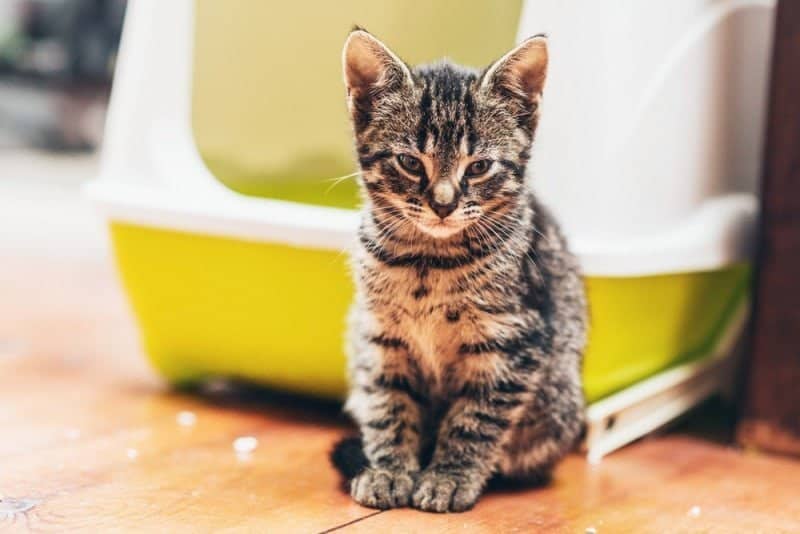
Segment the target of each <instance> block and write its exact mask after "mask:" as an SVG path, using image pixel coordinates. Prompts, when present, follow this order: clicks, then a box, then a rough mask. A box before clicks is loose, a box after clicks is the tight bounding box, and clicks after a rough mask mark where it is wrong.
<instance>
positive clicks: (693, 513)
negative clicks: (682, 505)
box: [687, 506, 702, 517]
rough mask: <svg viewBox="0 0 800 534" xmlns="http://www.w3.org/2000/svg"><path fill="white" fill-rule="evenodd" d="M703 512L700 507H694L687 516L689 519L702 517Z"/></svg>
mask: <svg viewBox="0 0 800 534" xmlns="http://www.w3.org/2000/svg"><path fill="white" fill-rule="evenodd" d="M701 512H702V510H700V507H699V506H692V507H691V508H690V509H689V513H688V514H687V515H688V516H689V517H700V513H701Z"/></svg>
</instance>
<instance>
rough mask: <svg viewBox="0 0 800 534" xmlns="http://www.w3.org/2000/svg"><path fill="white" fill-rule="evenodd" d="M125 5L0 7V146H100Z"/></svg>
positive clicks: (70, 2)
mask: <svg viewBox="0 0 800 534" xmlns="http://www.w3.org/2000/svg"><path fill="white" fill-rule="evenodd" d="M125 4H126V1H125V0H0V144H2V147H3V148H4V149H9V148H19V147H24V146H30V147H35V148H38V149H42V150H47V151H59V152H73V153H75V152H89V151H92V150H94V149H96V148H97V146H98V145H99V143H100V140H101V136H102V128H103V118H104V115H105V107H106V101H107V98H108V93H109V88H110V86H111V78H112V73H113V71H114V63H115V59H116V55H117V47H118V45H119V38H120V32H121V29H122V20H123V15H124V12H125Z"/></svg>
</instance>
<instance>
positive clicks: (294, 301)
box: [111, 223, 750, 401]
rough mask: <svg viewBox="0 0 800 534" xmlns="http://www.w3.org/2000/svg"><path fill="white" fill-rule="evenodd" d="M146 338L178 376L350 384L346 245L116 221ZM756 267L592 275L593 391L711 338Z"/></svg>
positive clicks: (587, 370) (696, 354)
mask: <svg viewBox="0 0 800 534" xmlns="http://www.w3.org/2000/svg"><path fill="white" fill-rule="evenodd" d="M111 236H112V240H113V242H114V248H115V252H116V256H117V261H118V265H119V269H120V272H121V275H122V280H123V283H124V285H125V288H126V290H127V292H128V295H129V297H130V300H131V302H132V305H133V309H134V312H135V314H136V316H137V318H138V320H139V325H140V328H141V333H142V337H143V341H144V347H145V350H146V352H147V354H148V356H149V358H150V360H151V362H152V364H153V365H154V367H155V368H156V369H157V370H158V371H159V372H160V373H161V374H162V375H163V376H164V377H165V378H166V379H167V380H169V381H170V382H173V383H176V384H186V383H193V382H198V381H201V380H203V379H206V378H209V377H215V376H224V377H234V378H238V379H244V380H247V381H250V382H255V383H260V384H264V385H266V386H269V387H273V388H276V389H281V390H286V391H292V392H298V393H307V394H312V395H318V396H324V397H342V396H343V395H344V392H345V390H346V381H345V371H344V369H345V356H344V351H343V348H344V332H345V317H346V314H347V309H348V306H349V304H350V300H351V297H352V290H353V287H352V282H351V281H350V275H349V273H348V269H347V258H346V256H345V255H344V254H339V253H335V252H330V251H320V250H312V249H301V248H293V247H289V246H285V245H277V244H267V243H258V242H250V241H239V240H235V239H230V238H220V237H208V236H203V235H196V234H189V233H182V232H174V231H167V230H162V229H156V228H149V227H144V226H137V225H130V224H123V223H112V224H111ZM749 274H750V270H749V267H748V266H747V265H744V264H740V265H734V266H731V267H728V268H725V269H721V270H717V271H712V272H693V273H683V274H674V275H660V276H648V277H640V278H606V277H587V279H586V286H587V289H588V295H589V302H590V306H591V317H592V330H591V335H590V342H589V348H588V351H587V353H586V358H585V365H584V383H585V388H586V394H587V398H588V399H589V401H594V400H597V399H600V398H602V397H604V396H607V395H609V394H611V393H614V392H615V391H618V390H620V389H622V388H624V387H626V386H629V385H631V384H634V383H636V382H637V381H640V380H642V379H644V378H647V377H649V376H652V375H653V374H655V373H657V372H659V371H662V370H664V369H667V368H669V367H671V366H673V365H676V364H679V363H683V362H686V361H689V360H692V359H696V358H701V357H703V356H704V355H705V354H707V353H708V351H709V350H710V349H711V348H712V346H713V345H714V343H715V342H716V340H717V338H718V337H719V335H720V333H721V331H722V330H723V329H724V326H725V325H726V324H727V322H728V321H729V320H730V318H731V315H732V313H733V311H734V310H735V309H736V307H737V305H739V304H740V303H741V302H742V299H744V298H745V297H746V295H747V291H748V281H749Z"/></svg>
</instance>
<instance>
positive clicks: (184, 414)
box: [175, 410, 197, 427]
mask: <svg viewBox="0 0 800 534" xmlns="http://www.w3.org/2000/svg"><path fill="white" fill-rule="evenodd" d="M175 421H177V423H178V424H179V425H180V426H186V427H188V426H194V425H195V423H197V415H195V413H194V412H190V411H188V410H183V411H181V412H178V415H176V416H175Z"/></svg>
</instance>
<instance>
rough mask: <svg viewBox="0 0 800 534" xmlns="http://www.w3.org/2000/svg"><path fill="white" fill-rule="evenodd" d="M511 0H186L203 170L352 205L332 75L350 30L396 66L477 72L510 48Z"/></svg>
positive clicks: (259, 189) (242, 187)
mask: <svg viewBox="0 0 800 534" xmlns="http://www.w3.org/2000/svg"><path fill="white" fill-rule="evenodd" d="M521 4H522V2H521V0H509V1H504V2H495V1H493V0H466V1H465V0H437V1H436V2H427V1H423V0H412V1H409V0H384V1H381V2H375V1H374V0H343V1H338V2H313V3H312V2H307V1H297V2H264V1H262V0H234V1H226V2H219V1H217V0H197V2H196V11H195V47H194V80H193V84H194V88H193V95H192V98H193V100H192V122H193V130H194V136H195V140H196V143H197V146H198V149H199V151H200V153H201V155H202V157H203V160H204V161H205V163H206V165H207V166H208V167H209V169H210V170H211V172H212V173H213V174H214V175H215V176H216V177H217V178H218V179H219V180H220V181H221V182H222V183H223V184H225V185H226V186H228V187H230V188H232V189H234V190H236V191H238V192H241V193H245V194H250V195H256V196H264V197H271V198H279V199H284V200H293V201H299V202H305V203H310V204H319V205H327V206H336V207H353V206H355V205H356V203H357V190H356V183H355V181H354V180H352V179H345V180H343V181H342V182H341V183H338V184H337V183H335V181H334V180H333V179H335V178H338V177H341V176H345V175H348V174H350V173H352V172H353V170H354V169H355V161H354V158H353V149H352V140H351V133H350V125H349V123H348V119H347V108H346V102H345V92H344V86H343V82H342V73H341V52H342V46H343V45H344V41H345V38H346V37H347V34H348V32H349V31H350V29H351V28H352V26H353V25H354V24H358V25H360V26H363V27H364V28H366V29H368V30H369V31H370V32H372V33H374V34H375V35H376V36H377V37H379V38H380V39H382V40H384V41H385V42H386V43H387V44H388V45H389V46H390V47H391V48H392V49H393V50H395V51H396V52H397V53H398V54H399V55H400V56H401V57H402V58H403V59H404V60H405V61H407V62H409V63H411V64H417V63H423V62H427V61H431V60H435V59H437V58H440V57H443V56H447V57H449V58H451V59H452V60H453V61H456V62H458V63H463V64H467V65H474V66H484V65H486V64H488V63H490V62H491V61H492V60H494V59H496V58H498V57H500V56H501V55H502V54H503V53H505V52H506V51H507V50H508V49H509V48H510V47H512V46H513V44H514V39H515V37H516V33H517V27H518V23H519V16H520V10H521Z"/></svg>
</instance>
